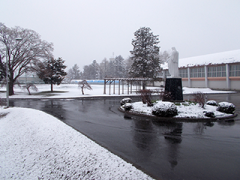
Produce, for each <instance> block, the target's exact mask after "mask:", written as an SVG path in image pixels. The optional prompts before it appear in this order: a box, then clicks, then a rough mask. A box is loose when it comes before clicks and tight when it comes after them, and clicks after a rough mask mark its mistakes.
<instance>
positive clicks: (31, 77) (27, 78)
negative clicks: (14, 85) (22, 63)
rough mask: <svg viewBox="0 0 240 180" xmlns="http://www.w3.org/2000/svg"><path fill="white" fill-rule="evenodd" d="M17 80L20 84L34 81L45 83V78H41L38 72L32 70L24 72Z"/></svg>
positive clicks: (35, 82)
mask: <svg viewBox="0 0 240 180" xmlns="http://www.w3.org/2000/svg"><path fill="white" fill-rule="evenodd" d="M17 81H18V82H19V83H20V84H26V83H33V84H44V82H43V80H41V79H40V78H39V77H38V76H37V75H36V73H34V72H32V73H30V72H28V73H24V74H23V75H22V76H20V77H19V78H18V79H17Z"/></svg>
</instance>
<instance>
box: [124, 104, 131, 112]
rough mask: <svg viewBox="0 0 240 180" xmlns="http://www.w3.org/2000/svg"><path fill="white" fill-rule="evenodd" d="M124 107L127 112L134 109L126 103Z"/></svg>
mask: <svg viewBox="0 0 240 180" xmlns="http://www.w3.org/2000/svg"><path fill="white" fill-rule="evenodd" d="M122 107H123V108H124V110H125V111H130V110H131V109H132V108H133V106H132V104H131V103H126V104H124V105H123V106H122Z"/></svg>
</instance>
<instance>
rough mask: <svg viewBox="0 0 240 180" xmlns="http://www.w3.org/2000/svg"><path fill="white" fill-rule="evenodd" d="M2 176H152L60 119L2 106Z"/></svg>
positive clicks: (29, 110)
mask: <svg viewBox="0 0 240 180" xmlns="http://www.w3.org/2000/svg"><path fill="white" fill-rule="evenodd" d="M0 117H1V118H0V137H1V138H0V179H151V178H150V177H149V176H148V175H146V174H144V173H143V172H142V171H140V170H138V169H136V168H135V167H133V166H132V165H131V164H129V163H127V162H125V161H124V160H122V159H121V158H119V157H118V156H116V155H114V154H112V153H111V152H109V151H108V150H106V149H104V148H103V147H101V146H99V145H98V144H96V143H95V142H93V141H92V140H90V139H89V138H87V137H85V136H84V135H82V134H81V133H79V132H77V131H76V130H74V129H72V128H71V127H69V126H67V125H66V124H64V123H63V122H61V121H60V120H58V119H56V118H54V117H52V116H50V115H48V114H46V113H43V112H41V111H38V110H33V109H26V108H9V109H3V108H1V109H0Z"/></svg>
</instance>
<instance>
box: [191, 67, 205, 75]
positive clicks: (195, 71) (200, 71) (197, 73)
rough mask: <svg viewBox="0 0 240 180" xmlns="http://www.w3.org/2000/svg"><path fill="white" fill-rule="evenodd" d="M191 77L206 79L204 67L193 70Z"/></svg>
mask: <svg viewBox="0 0 240 180" xmlns="http://www.w3.org/2000/svg"><path fill="white" fill-rule="evenodd" d="M190 77H205V70H204V67H198V68H191V69H190Z"/></svg>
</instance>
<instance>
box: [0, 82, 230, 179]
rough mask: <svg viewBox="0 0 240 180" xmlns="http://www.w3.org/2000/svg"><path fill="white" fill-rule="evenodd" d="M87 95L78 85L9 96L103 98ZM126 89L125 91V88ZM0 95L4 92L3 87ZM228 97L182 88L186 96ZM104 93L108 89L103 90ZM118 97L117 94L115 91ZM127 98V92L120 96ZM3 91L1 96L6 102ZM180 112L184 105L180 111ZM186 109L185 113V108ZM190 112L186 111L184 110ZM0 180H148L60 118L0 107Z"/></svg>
mask: <svg viewBox="0 0 240 180" xmlns="http://www.w3.org/2000/svg"><path fill="white" fill-rule="evenodd" d="M92 88H93V90H92V91H89V90H85V95H82V94H81V90H80V89H79V88H78V87H77V85H74V84H69V85H64V84H63V85H60V86H54V91H55V93H46V91H49V90H50V85H38V92H34V91H33V92H32V94H33V95H28V93H27V91H23V90H22V89H20V88H15V95H14V96H11V97H10V98H73V97H81V96H84V97H86V96H88V97H93V96H108V95H103V85H92ZM125 89H126V88H125ZM0 90H1V91H4V90H5V88H1V89H0ZM198 91H202V92H204V93H230V92H226V91H212V90H211V89H196V88H184V94H186V93H188V94H189V93H190V94H191V93H194V92H198ZM107 94H108V87H107ZM116 94H117V90H116ZM124 95H125V96H126V92H125V94H124ZM5 97H6V94H5V93H4V92H2V93H0V98H5ZM183 108H184V107H183ZM184 110H185V109H184ZM190 111H191V112H194V111H195V109H190V110H189V111H188V112H189V113H190ZM0 179H151V177H149V176H148V175H146V174H144V173H143V172H142V171H140V170H138V169H136V168H135V167H134V166H132V165H131V164H129V163H127V162H125V161H124V160H122V159H121V158H119V157H118V156H116V155H114V154H112V153H111V152H109V151H108V150H106V149H104V148H103V147H101V146H99V145H98V144H96V143H95V142H93V141H92V140H90V139H88V138H87V137H86V136H84V135H82V134H81V133H79V132H77V131H76V130H74V129H72V128H71V127H69V126H67V125H66V124H64V123H63V122H61V121H60V120H58V119H56V118H54V117H52V116H50V115H48V114H46V113H44V112H41V111H38V110H33V109H26V108H8V109H4V108H0Z"/></svg>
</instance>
